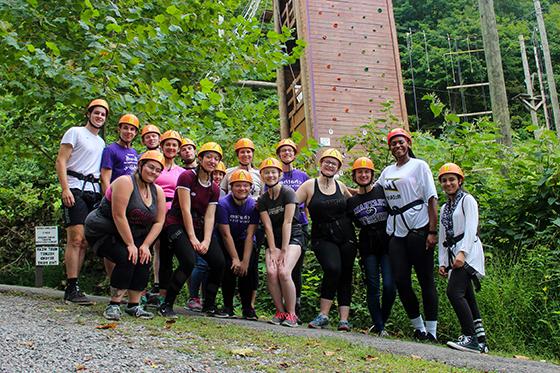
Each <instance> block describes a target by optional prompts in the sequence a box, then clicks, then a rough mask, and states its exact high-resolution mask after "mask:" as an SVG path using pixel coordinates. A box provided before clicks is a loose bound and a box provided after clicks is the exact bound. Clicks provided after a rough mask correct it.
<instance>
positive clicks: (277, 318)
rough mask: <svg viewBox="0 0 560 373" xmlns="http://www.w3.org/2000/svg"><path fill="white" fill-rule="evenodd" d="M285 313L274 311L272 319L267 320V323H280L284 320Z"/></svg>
mask: <svg viewBox="0 0 560 373" xmlns="http://www.w3.org/2000/svg"><path fill="white" fill-rule="evenodd" d="M287 315H288V314H287V313H285V312H280V311H276V315H274V317H273V318H272V319H270V320H268V323H269V324H272V325H280V324H282V323H283V322H284V320H286V316H287Z"/></svg>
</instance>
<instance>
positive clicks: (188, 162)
mask: <svg viewBox="0 0 560 373" xmlns="http://www.w3.org/2000/svg"><path fill="white" fill-rule="evenodd" d="M179 156H180V157H181V159H182V160H183V167H184V168H185V169H186V170H194V169H195V168H196V166H198V164H197V162H196V144H195V143H194V141H192V140H191V139H189V138H187V137H185V138H183V141H181V149H180V150H179Z"/></svg>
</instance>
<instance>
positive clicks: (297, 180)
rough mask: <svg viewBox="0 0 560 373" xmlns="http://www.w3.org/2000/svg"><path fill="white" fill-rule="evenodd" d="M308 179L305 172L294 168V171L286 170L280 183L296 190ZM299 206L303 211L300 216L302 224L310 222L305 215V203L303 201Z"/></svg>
mask: <svg viewBox="0 0 560 373" xmlns="http://www.w3.org/2000/svg"><path fill="white" fill-rule="evenodd" d="M307 180H309V176H307V174H306V173H305V172H303V171H300V170H296V169H294V170H292V171H288V172H284V174H283V176H282V179H281V180H280V184H282V185H285V186H289V187H290V188H292V189H293V190H294V192H295V191H297V190H298V188H299V187H300V186H301V184H303V183H305V182H306V181H307ZM299 208H300V212H301V214H300V218H299V221H300V223H301V224H302V225H306V224H309V221H308V220H307V215H305V205H304V204H303V203H302V204H301V205H300V206H299Z"/></svg>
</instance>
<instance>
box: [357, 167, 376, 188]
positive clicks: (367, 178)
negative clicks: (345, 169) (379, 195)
mask: <svg viewBox="0 0 560 373" xmlns="http://www.w3.org/2000/svg"><path fill="white" fill-rule="evenodd" d="M354 181H355V182H356V184H358V185H359V186H366V185H369V184H371V183H372V182H373V171H372V170H370V169H367V168H359V169H357V170H356V171H354Z"/></svg>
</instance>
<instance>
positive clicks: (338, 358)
mask: <svg viewBox="0 0 560 373" xmlns="http://www.w3.org/2000/svg"><path fill="white" fill-rule="evenodd" d="M336 360H338V361H344V358H343V357H342V356H339V357H337V358H336Z"/></svg>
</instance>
